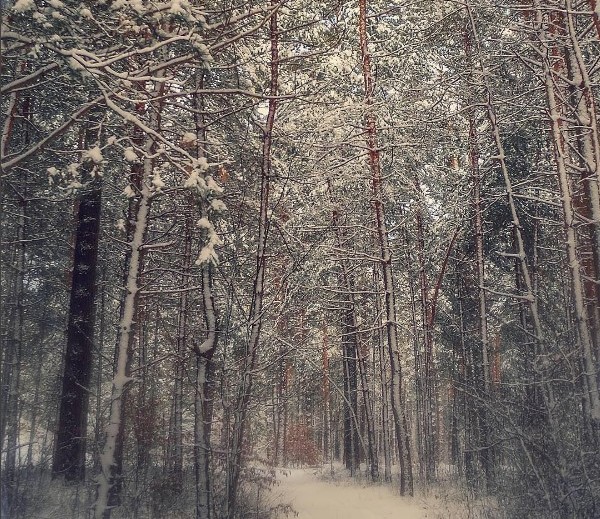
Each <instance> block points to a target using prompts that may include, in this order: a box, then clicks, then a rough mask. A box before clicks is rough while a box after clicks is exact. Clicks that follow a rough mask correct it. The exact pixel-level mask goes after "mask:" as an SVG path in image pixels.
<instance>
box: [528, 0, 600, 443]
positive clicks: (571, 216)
mask: <svg viewBox="0 0 600 519" xmlns="http://www.w3.org/2000/svg"><path fill="white" fill-rule="evenodd" d="M534 5H535V7H536V10H535V26H536V27H535V28H536V30H537V33H538V35H539V40H540V44H539V45H540V49H541V50H542V52H543V55H544V58H543V59H542V67H543V80H544V87H545V92H546V102H547V106H548V115H549V119H550V129H551V135H552V142H553V145H554V159H555V164H556V173H557V180H558V185H559V190H560V195H561V204H562V212H563V220H564V229H565V248H566V252H567V261H568V267H569V273H570V278H571V289H572V297H573V302H574V308H573V310H574V317H575V324H576V328H577V331H578V340H579V345H580V347H581V352H582V362H583V366H584V373H583V380H584V382H585V384H584V390H585V394H586V399H587V401H588V406H587V407H586V409H584V412H585V413H586V415H587V416H586V418H587V419H588V420H589V422H590V424H591V425H592V428H593V430H594V434H595V436H596V440H597V441H598V440H600V395H599V393H598V380H597V376H596V374H597V372H598V366H597V362H596V358H595V352H594V341H593V337H592V334H591V331H590V326H589V324H590V316H589V312H588V307H587V305H586V300H585V280H584V277H583V272H582V266H581V262H580V258H579V255H578V250H577V244H578V239H577V223H578V222H577V215H576V211H575V207H574V204H573V195H572V187H571V182H570V178H569V171H568V166H567V162H568V151H567V149H566V142H565V139H564V135H563V132H562V128H561V124H562V120H563V114H562V112H561V109H560V105H559V102H558V99H557V92H556V85H555V82H554V73H553V70H552V66H551V64H550V63H549V56H551V55H552V53H551V51H550V49H549V46H548V41H549V36H548V34H547V31H546V29H545V22H544V9H543V7H542V6H541V4H540V2H539V0H535V4H534Z"/></svg>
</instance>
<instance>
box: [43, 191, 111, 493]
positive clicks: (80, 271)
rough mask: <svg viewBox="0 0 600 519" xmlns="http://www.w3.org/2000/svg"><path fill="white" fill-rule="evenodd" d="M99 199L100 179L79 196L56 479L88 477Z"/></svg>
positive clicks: (55, 456) (57, 443)
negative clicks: (87, 443)
mask: <svg viewBox="0 0 600 519" xmlns="http://www.w3.org/2000/svg"><path fill="white" fill-rule="evenodd" d="M101 199H102V191H101V183H100V180H99V179H96V180H93V181H92V183H91V188H90V189H89V191H88V192H86V193H84V194H83V195H82V196H81V198H80V200H79V208H78V212H77V230H76V235H75V253H74V258H73V278H72V279H73V280H72V284H71V298H70V303H69V322H68V327H67V349H66V353H65V367H64V374H63V383H62V393H61V400H60V414H59V421H58V431H57V437H56V446H55V451H54V460H53V464H52V474H53V476H54V477H56V476H63V477H64V478H65V480H67V481H81V480H83V479H84V477H85V452H86V437H87V418H88V404H89V384H90V376H91V371H92V356H93V355H92V353H93V348H94V317H95V316H94V302H95V298H96V265H97V260H98V236H99V231H100V212H101Z"/></svg>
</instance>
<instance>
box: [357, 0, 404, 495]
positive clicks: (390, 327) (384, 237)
mask: <svg viewBox="0 0 600 519" xmlns="http://www.w3.org/2000/svg"><path fill="white" fill-rule="evenodd" d="M358 7H359V24H358V25H359V26H358V29H359V38H360V52H361V57H362V70H363V80H364V89H365V108H366V113H365V134H366V144H367V149H368V150H369V156H368V160H369V166H370V170H371V180H372V186H373V195H374V196H373V198H374V200H373V211H374V215H375V220H376V225H377V236H378V240H379V248H380V254H381V269H382V276H383V286H384V294H385V298H384V301H385V317H386V322H385V327H386V332H387V343H388V353H389V356H390V362H391V385H392V412H393V415H394V423H395V426H396V441H397V443H398V452H399V458H400V493H401V494H402V495H405V494H410V495H412V494H413V476H412V460H411V454H410V446H409V435H408V427H407V424H406V416H405V410H404V402H403V398H404V397H403V393H402V369H401V366H400V350H399V347H398V336H397V322H396V300H395V295H394V276H393V269H392V251H391V248H390V245H389V237H388V231H387V224H386V221H385V210H384V205H383V200H382V198H383V189H382V179H381V165H380V157H379V148H378V144H377V124H376V119H375V114H374V113H373V97H374V83H373V77H372V74H371V56H370V53H369V48H368V35H367V1H366V0H359V2H358Z"/></svg>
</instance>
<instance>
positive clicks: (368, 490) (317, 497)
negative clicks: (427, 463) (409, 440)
mask: <svg viewBox="0 0 600 519" xmlns="http://www.w3.org/2000/svg"><path fill="white" fill-rule="evenodd" d="M278 480H279V482H280V485H279V486H278V487H277V488H276V490H275V493H276V494H277V495H278V496H279V499H280V501H281V502H282V503H286V504H290V505H291V507H292V509H293V510H294V511H295V512H297V513H298V515H297V518H298V519H388V518H390V519H391V518H394V519H426V518H433V517H437V515H435V514H431V513H430V512H431V510H428V509H427V508H428V507H427V506H426V505H425V504H424V503H423V502H422V501H421V500H420V499H419V498H408V497H401V496H399V495H397V493H395V492H394V490H393V489H392V488H391V487H390V486H384V485H375V484H366V483H360V482H356V481H352V480H350V479H345V478H339V477H338V478H335V479H334V478H330V477H325V475H324V474H323V475H321V474H320V471H319V470H318V469H317V470H316V469H314V468H312V469H311V468H296V469H281V470H279V471H278Z"/></svg>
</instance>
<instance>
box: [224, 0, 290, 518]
mask: <svg viewBox="0 0 600 519" xmlns="http://www.w3.org/2000/svg"><path fill="white" fill-rule="evenodd" d="M276 5H277V3H276V2H275V1H274V0H272V1H271V7H273V8H275V6H276ZM269 29H270V31H269V32H270V43H271V64H270V68H271V78H270V88H269V93H270V98H269V108H268V112H267V120H266V123H265V126H264V131H263V147H262V161H261V187H260V216H259V221H258V244H257V250H256V273H255V276H254V283H253V290H252V305H251V308H250V314H249V326H250V335H249V338H248V346H247V349H246V357H245V362H244V370H243V373H242V382H241V384H240V391H239V396H238V400H237V404H236V408H235V411H234V424H233V431H232V434H231V440H230V444H229V451H230V452H229V453H228V460H227V470H226V484H225V496H224V497H225V502H224V507H223V510H224V516H225V517H226V518H227V519H233V518H234V516H235V513H236V504H237V497H238V487H239V479H240V469H241V464H242V447H243V441H244V436H245V431H246V425H247V424H246V418H247V411H248V404H249V402H250V397H251V392H252V383H253V370H254V368H255V365H256V359H257V354H258V346H259V341H260V332H261V328H262V319H263V296H264V284H265V270H266V266H267V256H266V250H267V237H268V233H269V215H268V208H269V194H270V189H271V174H272V166H271V161H272V158H271V153H272V151H271V148H272V143H273V127H274V123H275V114H276V112H277V99H276V96H277V92H278V89H279V87H278V85H279V46H278V41H279V32H278V28H277V9H274V10H273V12H272V14H271V17H270V23H269Z"/></svg>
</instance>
